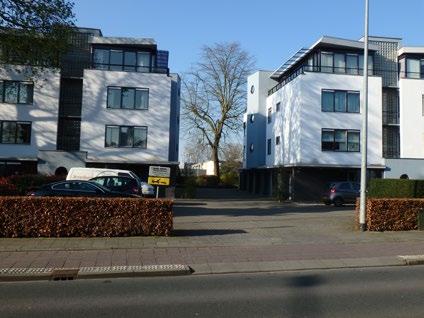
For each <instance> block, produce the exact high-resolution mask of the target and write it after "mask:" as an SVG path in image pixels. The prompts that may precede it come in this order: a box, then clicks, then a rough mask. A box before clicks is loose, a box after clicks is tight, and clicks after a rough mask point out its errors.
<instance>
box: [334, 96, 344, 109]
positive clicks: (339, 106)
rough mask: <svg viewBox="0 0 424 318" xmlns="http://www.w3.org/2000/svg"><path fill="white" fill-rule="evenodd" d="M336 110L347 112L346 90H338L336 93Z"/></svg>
mask: <svg viewBox="0 0 424 318" xmlns="http://www.w3.org/2000/svg"><path fill="white" fill-rule="evenodd" d="M334 111H335V112H346V92H345V91H336V92H335V93H334Z"/></svg>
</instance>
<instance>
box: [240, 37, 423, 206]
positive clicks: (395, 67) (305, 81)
mask: <svg viewBox="0 0 424 318" xmlns="http://www.w3.org/2000/svg"><path fill="white" fill-rule="evenodd" d="M363 50H364V43H363V41H362V40H359V41H355V40H346V39H340V38H334V37H328V36H324V37H322V38H320V39H319V40H318V41H317V42H315V43H314V44H313V45H312V46H310V47H309V48H304V49H301V50H300V51H298V52H297V53H296V54H295V55H294V56H293V57H292V58H291V59H289V60H288V61H287V62H286V63H284V64H283V65H282V66H281V67H279V68H278V69H277V70H276V71H274V72H268V71H258V72H256V73H254V74H252V75H251V76H250V77H249V78H248V97H247V111H246V114H245V117H244V162H243V170H242V173H241V185H240V186H241V188H242V189H244V190H248V191H250V192H255V193H261V194H267V195H276V193H277V192H279V193H280V195H281V194H283V196H284V197H286V198H291V199H293V200H316V199H319V198H320V196H321V194H322V193H323V191H324V190H325V187H326V184H327V183H329V182H332V181H345V180H351V181H358V180H359V176H360V163H361V149H360V139H361V128H362V116H361V115H362V109H363V101H364V94H363V76H362V75H363V65H364V62H363ZM369 50H370V52H369V74H370V76H369V95H368V103H369V112H368V171H369V176H370V177H377V178H379V177H390V178H399V177H400V176H401V175H402V174H408V176H409V177H410V178H423V177H424V161H423V160H421V159H423V158H424V117H423V116H424V49H423V48H408V47H403V48H401V39H398V38H383V37H371V38H370V45H369Z"/></svg>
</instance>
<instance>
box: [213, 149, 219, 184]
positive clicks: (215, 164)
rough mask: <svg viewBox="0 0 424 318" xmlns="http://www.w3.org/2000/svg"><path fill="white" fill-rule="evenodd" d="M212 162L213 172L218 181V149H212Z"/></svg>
mask: <svg viewBox="0 0 424 318" xmlns="http://www.w3.org/2000/svg"><path fill="white" fill-rule="evenodd" d="M212 161H213V166H214V170H215V175H216V176H217V177H218V179H219V158H218V147H212Z"/></svg>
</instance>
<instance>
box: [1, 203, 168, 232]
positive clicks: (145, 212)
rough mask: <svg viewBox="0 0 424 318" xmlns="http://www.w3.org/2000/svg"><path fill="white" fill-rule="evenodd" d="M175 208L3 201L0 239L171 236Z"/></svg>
mask: <svg viewBox="0 0 424 318" xmlns="http://www.w3.org/2000/svg"><path fill="white" fill-rule="evenodd" d="M172 206H173V202H172V201H169V200H142V199H137V198H134V199H132V198H87V197H81V198H71V197H0V237H84V236H103V237H111V236H135V235H165V236H168V235H170V234H171V231H172V226H173V219H172V218H173V212H172Z"/></svg>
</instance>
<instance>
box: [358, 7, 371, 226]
mask: <svg viewBox="0 0 424 318" xmlns="http://www.w3.org/2000/svg"><path fill="white" fill-rule="evenodd" d="M368 13H369V3H368V0H365V38H364V93H363V109H362V130H361V153H362V156H361V197H360V207H359V226H360V229H361V231H365V230H366V202H367V193H366V189H367V151H368V142H367V139H368V138H367V137H368V20H369V18H368Z"/></svg>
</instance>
